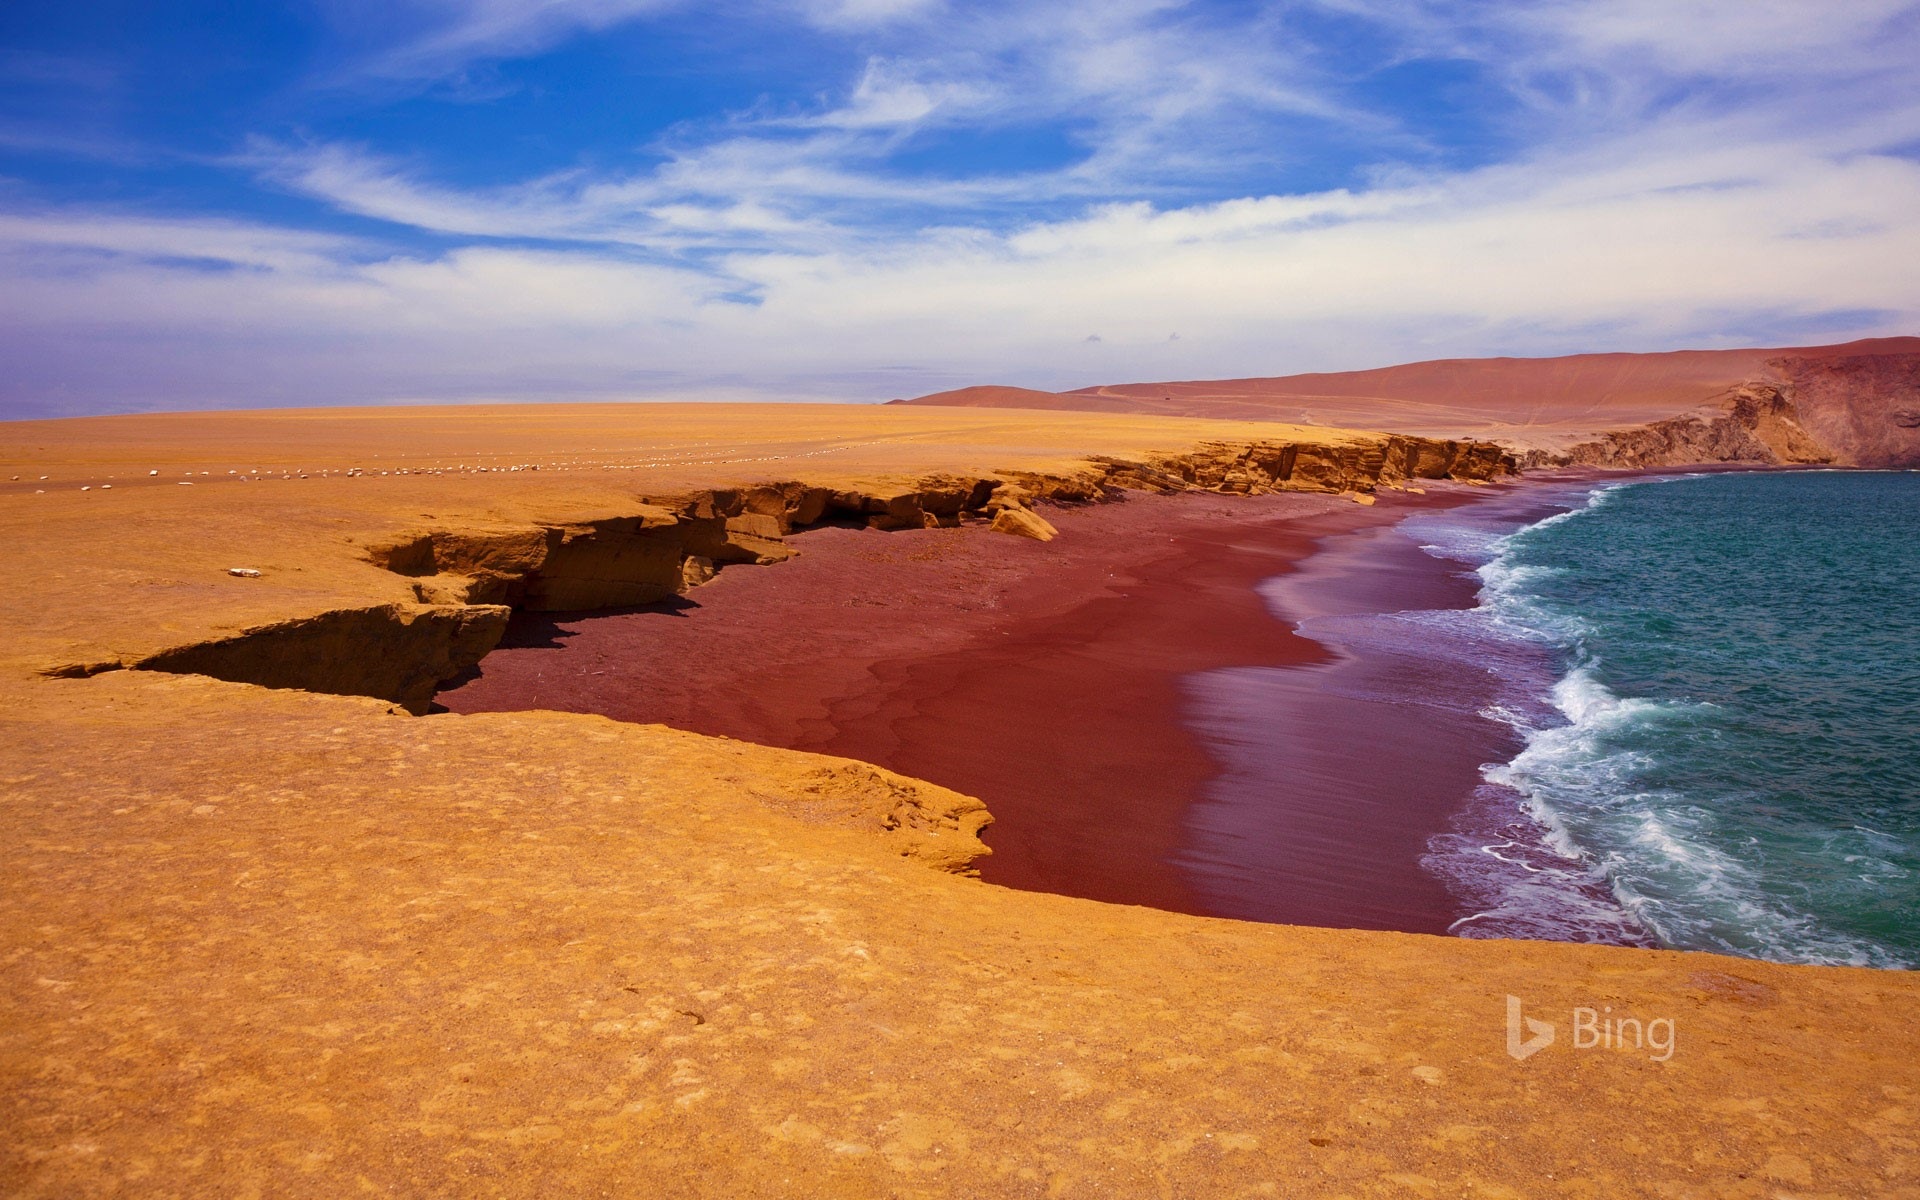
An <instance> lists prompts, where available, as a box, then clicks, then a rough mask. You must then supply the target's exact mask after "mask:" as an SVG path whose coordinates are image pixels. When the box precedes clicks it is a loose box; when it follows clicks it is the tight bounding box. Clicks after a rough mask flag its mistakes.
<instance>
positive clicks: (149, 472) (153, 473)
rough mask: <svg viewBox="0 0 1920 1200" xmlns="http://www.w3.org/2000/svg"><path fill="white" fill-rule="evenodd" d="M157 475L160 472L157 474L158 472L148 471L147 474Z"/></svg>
mask: <svg viewBox="0 0 1920 1200" xmlns="http://www.w3.org/2000/svg"><path fill="white" fill-rule="evenodd" d="M159 473H160V472H158V471H148V472H147V474H149V475H158V474H159Z"/></svg>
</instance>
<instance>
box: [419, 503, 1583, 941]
mask: <svg viewBox="0 0 1920 1200" xmlns="http://www.w3.org/2000/svg"><path fill="white" fill-rule="evenodd" d="M1606 474H1607V475H1608V476H1609V477H1610V476H1611V475H1612V474H1614V473H1612V472H1608V473H1606ZM1533 482H1534V481H1533V480H1531V479H1522V480H1519V481H1515V482H1514V483H1509V484H1501V485H1496V486H1495V487H1493V488H1486V489H1481V488H1475V489H1471V490H1470V489H1467V488H1464V487H1460V488H1442V489H1436V490H1434V491H1432V492H1429V493H1428V494H1426V495H1414V494H1408V493H1383V494H1382V495H1381V498H1380V502H1379V503H1378V504H1377V505H1375V506H1372V507H1362V506H1358V505H1353V504H1351V503H1349V502H1346V501H1343V500H1340V499H1339V498H1337V497H1330V496H1324V495H1315V494H1310V493H1287V494H1282V495H1278V496H1265V497H1239V496H1215V495H1204V496H1203V495H1195V494H1190V493H1189V494H1182V495H1176V496H1169V497H1151V496H1148V497H1141V496H1133V497H1129V498H1127V499H1125V500H1123V501H1121V502H1119V503H1111V504H1099V505H1090V506H1084V507H1075V508H1068V509H1061V510H1055V511H1054V512H1050V513H1049V516H1050V517H1051V518H1053V519H1055V523H1056V524H1058V525H1059V526H1060V528H1061V531H1062V536H1061V537H1060V538H1059V539H1057V540H1055V541H1054V542H1052V543H1048V544H1046V545H1041V544H1039V543H1034V542H1027V541H1025V540H1023V539H1016V538H1007V537H993V538H988V537H985V536H984V531H978V530H930V531H916V532H911V533H908V534H905V535H902V534H876V533H872V532H870V531H856V530H833V529H827V530H819V531H815V532H810V533H807V534H803V535H800V536H799V537H797V538H796V539H795V545H796V546H797V547H798V548H800V549H801V550H802V555H801V556H800V557H799V558H796V559H795V560H793V561H790V562H787V563H782V564H778V565H777V566H776V567H774V568H773V569H771V570H766V571H754V572H739V571H728V572H725V573H723V574H722V576H721V577H720V578H719V579H717V580H716V581H715V582H714V583H712V584H709V585H707V586H706V587H703V588H701V589H700V590H699V592H698V593H697V594H695V595H693V596H689V597H682V598H681V599H679V600H678V601H674V602H669V603H668V604H667V605H659V606H651V607H649V608H648V609H642V610H632V611H628V612H622V613H616V614H611V615H600V614H596V615H591V616H586V615H583V616H580V617H573V616H571V615H568V614H521V615H517V616H516V617H515V619H514V623H513V625H512V627H511V628H510V630H509V633H508V636H507V638H506V639H505V640H504V641H503V642H502V645H501V648H500V649H498V650H496V651H494V653H493V654H492V655H489V656H488V658H487V659H486V660H485V661H484V662H483V663H482V664H481V667H480V668H479V672H478V674H477V677H475V678H471V679H469V680H467V681H465V682H464V683H462V684H461V685H460V686H457V687H454V688H451V689H448V690H446V691H443V693H442V694H441V697H440V701H441V703H443V704H444V705H446V706H447V707H448V708H449V709H451V710H452V711H455V712H481V711H512V710H515V709H526V708H557V709H563V710H568V711H577V712H596V713H600V714H601V715H605V716H609V717H613V718H615V719H618V720H624V721H632V722H636V723H658V724H667V725H671V726H674V727H676V728H682V729H688V730H690V731H693V732H697V733H704V734H710V735H719V736H726V737H732V738H737V739H740V740H745V741H753V742H759V743H762V744H768V745H775V746H779V747H782V748H787V749H797V750H808V751H815V752H820V753H827V754H833V755H837V756H841V757H847V758H854V759H858V760H861V761H865V762H870V763H874V764H876V765H879V766H883V767H886V768H887V769H890V770H894V771H898V772H900V773H902V774H905V775H909V776H911V777H913V778H917V779H925V780H927V781H929V782H932V783H936V784H939V785H941V786H943V787H948V788H952V789H954V790H956V791H960V792H963V793H965V794H968V795H972V796H976V797H978V798H979V799H981V800H982V801H984V802H985V803H986V805H987V807H988V810H989V811H990V812H991V813H992V814H993V816H994V824H993V825H992V826H990V827H989V828H988V829H987V830H986V832H985V834H984V835H983V836H984V840H985V841H986V843H987V844H988V845H989V846H990V847H991V848H992V850H993V853H992V854H991V855H990V856H989V857H987V858H985V859H983V860H981V861H980V862H979V863H978V864H977V865H978V867H979V872H980V876H981V878H983V879H984V880H986V881H988V882H991V883H996V884H1000V885H1003V886H1007V887H1012V888H1018V889H1021V890H1027V891H1042V892H1053V893H1058V894H1064V895H1072V896H1079V897H1083V898H1087V899H1094V900H1101V901H1106V902H1110V903H1119V904H1138V905H1146V906H1149V907H1154V908H1161V909H1166V910H1169V911H1175V912H1183V913H1190V914H1195V915H1205V916H1227V917H1237V918H1241V919H1252V920H1260V921H1267V922H1272V923H1284V924H1312V925H1321V926H1327V927H1333V928H1371V929H1393V930H1399V931H1403V932H1425V933H1445V932H1447V929H1448V926H1449V925H1450V924H1451V923H1452V922H1453V921H1454V920H1456V919H1457V918H1458V917H1459V916H1461V915H1463V914H1461V913H1460V912H1457V911H1454V910H1453V909H1452V908H1451V907H1450V905H1451V903H1452V901H1451V898H1450V897H1449V895H1448V893H1447V890H1446V888H1445V887H1444V885H1443V884H1442V883H1441V881H1440V880H1439V879H1438V878H1437V877H1436V876H1434V875H1432V874H1430V873H1429V872H1427V871H1426V870H1425V869H1423V868H1422V867H1421V865H1420V858H1421V856H1422V854H1423V853H1424V852H1425V845H1426V842H1427V840H1428V838H1429V837H1431V836H1433V835H1435V834H1439V833H1442V832H1444V831H1445V830H1446V828H1447V824H1446V823H1447V821H1448V819H1449V818H1450V817H1452V816H1453V815H1454V814H1455V813H1456V812H1457V811H1458V810H1460V809H1461V808H1462V807H1464V805H1465V804H1466V803H1467V801H1468V799H1469V796H1470V794H1471V791H1472V789H1473V787H1474V786H1475V785H1476V784H1477V783H1478V782H1479V770H1480V766H1481V764H1482V763H1483V762H1486V761H1490V759H1489V758H1488V757H1487V754H1488V753H1489V749H1488V748H1489V747H1495V746H1500V745H1504V742H1502V740H1501V739H1502V738H1503V737H1504V738H1506V740H1507V741H1511V740H1512V739H1511V737H1510V732H1511V731H1508V730H1505V729H1504V727H1498V726H1495V725H1493V724H1492V723H1491V722H1487V721H1485V720H1482V719H1480V718H1478V717H1477V716H1474V715H1473V712H1472V710H1471V709H1469V711H1468V712H1467V714H1466V715H1465V717H1464V718H1461V719H1457V720H1454V721H1452V722H1440V723H1432V722H1429V723H1426V724H1415V725H1409V724H1407V723H1406V722H1404V721H1402V720H1400V719H1399V715H1397V714H1394V713H1392V712H1389V713H1388V714H1387V716H1388V717H1390V718H1393V719H1391V720H1388V721H1384V722H1383V721H1382V720H1381V719H1380V716H1379V714H1378V713H1377V712H1370V711H1368V710H1367V709H1366V708H1365V706H1364V705H1363V706H1362V707H1360V708H1358V709H1356V708H1355V707H1354V705H1353V704H1352V703H1350V702H1347V701H1344V700H1339V699H1337V698H1334V699H1329V698H1327V697H1324V696H1321V697H1316V695H1315V691H1316V684H1317V682H1318V681H1320V680H1323V679H1326V678H1329V677H1333V678H1341V677H1344V676H1349V675H1351V673H1352V672H1353V671H1354V670H1356V669H1365V668H1355V667H1354V665H1353V664H1352V663H1351V662H1348V661H1347V660H1346V656H1344V655H1343V654H1342V652H1340V651H1339V650H1337V649H1335V648H1331V647H1329V646H1327V645H1325V644H1323V643H1322V642H1320V641H1316V640H1314V639H1313V638H1311V637H1308V636H1302V635H1301V634H1300V633H1298V632H1296V631H1295V630H1294V628H1293V626H1292V624H1291V620H1290V619H1289V618H1290V614H1291V609H1292V608H1293V607H1294V606H1296V605H1299V603H1300V601H1299V597H1304V596H1306V595H1307V594H1308V592H1309V591H1314V590H1316V589H1317V593H1318V599H1316V600H1315V601H1314V602H1313V603H1314V604H1315V605H1317V606H1318V607H1320V608H1323V609H1326V610H1327V611H1334V610H1338V609H1343V608H1344V609H1345V610H1347V611H1359V610H1363V609H1367V608H1369V606H1372V607H1373V608H1375V609H1376V610H1377V609H1378V607H1379V606H1380V605H1389V606H1390V607H1389V608H1388V609H1386V611H1392V610H1393V609H1400V608H1447V607H1453V608H1462V607H1471V606H1472V604H1473V603H1474V593H1475V586H1474V585H1473V584H1472V583H1471V582H1469V581H1467V580H1463V579H1459V578H1456V576H1457V575H1458V573H1459V571H1460V565H1459V564H1457V563H1449V562H1444V561H1441V560H1437V559H1434V558H1432V557H1431V556H1428V555H1425V554H1423V553H1422V552H1421V551H1420V550H1419V548H1418V547H1417V546H1416V545H1413V544H1412V543H1410V542H1407V541H1406V539H1404V538H1397V539H1396V537H1395V535H1394V534H1393V530H1394V529H1395V528H1396V527H1397V526H1398V525H1399V524H1400V522H1402V521H1404V520H1405V519H1406V518H1407V517H1409V516H1411V515H1413V514H1414V513H1417V512H1421V511H1433V510H1438V509H1451V508H1457V507H1461V506H1467V505H1474V506H1477V505H1481V504H1485V503H1487V502H1489V501H1493V500H1497V499H1501V498H1505V497H1512V496H1516V495H1525V494H1527V493H1528V492H1530V491H1532V490H1533V488H1532V484H1533ZM1546 511H1552V509H1551V508H1547V509H1544V510H1543V515H1544V512H1546ZM1395 540H1397V541H1398V542H1400V543H1402V544H1401V545H1400V546H1397V547H1396V546H1394V545H1393V542H1394V541H1395ZM810 551H811V552H810ZM1275 579H1279V580H1281V581H1283V582H1284V581H1293V584H1292V585H1291V589H1292V594H1293V595H1294V597H1295V599H1293V600H1291V601H1288V602H1286V603H1283V604H1282V605H1281V607H1282V608H1286V609H1288V610H1289V616H1285V617H1283V616H1282V615H1281V614H1278V613H1276V612H1275V611H1274V604H1273V599H1272V597H1271V596H1270V595H1263V591H1264V590H1269V589H1270V588H1271V587H1272V586H1273V584H1272V581H1274V580H1275ZM847 608H852V609H854V610H856V612H861V613H864V615H865V616H866V617H867V618H868V619H866V620H856V621H851V622H850V621H847V620H846V619H845V618H846V616H847V614H846V612H845V611H844V610H845V609H847ZM1302 611H1303V612H1304V611H1305V608H1304V607H1302ZM563 648H564V649H563ZM556 651H558V653H556ZM1240 672H1255V673H1259V674H1261V675H1263V676H1264V677H1265V678H1266V680H1267V681H1268V682H1269V683H1271V682H1272V681H1273V680H1276V679H1278V680H1281V681H1282V684H1283V686H1282V687H1281V688H1280V689H1279V690H1280V692H1287V691H1289V690H1291V692H1292V697H1291V699H1290V700H1288V701H1286V702H1285V703H1278V704H1277V707H1276V706H1268V705H1265V704H1263V703H1262V702H1259V701H1258V699H1257V701H1256V702H1255V703H1253V704H1250V705H1247V706H1245V708H1244V711H1243V712H1242V713H1241V720H1242V723H1243V724H1244V723H1245V722H1247V721H1251V722H1253V723H1254V724H1255V725H1260V724H1262V723H1264V725H1265V727H1266V728H1265V736H1268V737H1273V736H1276V730H1275V729H1274V724H1275V718H1276V716H1277V717H1278V718H1279V720H1280V722H1281V723H1282V724H1283V725H1284V728H1281V729H1279V730H1278V731H1277V736H1278V737H1279V738H1280V741H1281V742H1282V743H1284V744H1285V745H1286V746H1287V747H1289V748H1290V750H1289V752H1288V753H1287V754H1285V755H1282V756H1280V759H1279V760H1277V761H1279V764H1280V766H1281V767H1282V769H1281V770H1279V771H1278V772H1268V773H1265V774H1263V773H1262V772H1260V771H1258V770H1254V771H1248V770H1247V762H1246V761H1245V760H1246V755H1245V754H1244V753H1240V754H1238V755H1237V754H1236V750H1241V751H1244V750H1245V749H1247V748H1248V747H1255V746H1258V745H1259V744H1260V737H1261V735H1259V734H1254V735H1249V734H1247V733H1246V732H1245V731H1244V730H1240V731H1236V730H1235V729H1234V728H1232V726H1233V722H1232V721H1231V720H1223V719H1222V717H1221V714H1220V713H1219V711H1218V706H1217V704H1213V703H1210V702H1209V699H1208V697H1207V696H1205V695H1201V694H1198V693H1197V692H1196V688H1197V687H1198V688H1199V690H1200V691H1205V689H1206V686H1207V685H1209V684H1211V683H1217V682H1218V681H1219V680H1220V679H1221V678H1223V677H1224V678H1233V677H1235V676H1236V673H1240ZM1218 699H1219V697H1218V696H1215V697H1213V700H1215V701H1217V700H1218ZM1264 699H1265V700H1276V701H1277V694H1276V693H1273V692H1272V690H1271V688H1269V689H1268V694H1267V695H1266V696H1265V697H1264ZM1388 742H1390V743H1391V750H1392V752H1391V753H1389V754H1386V755H1382V754H1381V753H1379V750H1380V749H1381V747H1382V746H1383V744H1385V743H1388ZM1515 745H1516V746H1517V743H1515ZM1513 752H1514V750H1513V749H1512V748H1508V749H1507V750H1506V752H1505V753H1504V754H1500V755H1497V757H1500V758H1504V757H1510V756H1511V754H1512V753H1513ZM1289 761H1290V762H1292V763H1294V764H1296V765H1299V764H1306V773H1307V774H1308V775H1310V776H1312V777H1313V778H1314V779H1316V780H1317V781H1318V784H1319V786H1316V787H1314V788H1309V789H1305V790H1303V789H1301V788H1300V787H1299V786H1298V784H1299V780H1300V773H1299V772H1297V771H1291V772H1290V771H1289V770H1287V769H1285V765H1286V762H1289ZM1363 765H1364V766H1368V767H1372V768H1375V769H1376V770H1375V772H1374V774H1372V775H1371V776H1370V777H1369V779H1368V781H1367V782H1366V783H1364V784H1363V785H1362V786H1363V787H1366V788H1369V789H1371V792H1372V794H1371V795H1369V796H1367V797H1364V798H1363V802H1361V803H1357V804H1356V803H1353V796H1352V794H1351V793H1352V792H1353V791H1354V789H1353V788H1352V787H1351V786H1347V785H1343V783H1342V779H1341V777H1342V776H1343V775H1344V776H1345V777H1346V778H1351V777H1352V772H1353V770H1354V768H1355V767H1357V766H1363ZM1381 768H1384V770H1381ZM1416 780H1417V781H1418V783H1419V786H1418V787H1417V788H1416V789H1415V791H1416V792H1417V795H1412V796H1411V798H1410V797H1409V794H1408V788H1409V787H1410V786H1411V785H1412V783H1413V782H1414V781H1416ZM1276 801H1284V802H1281V803H1276ZM1236 806H1237V815H1236ZM1409 814H1417V815H1415V817H1414V820H1412V821H1411V822H1410V821H1409V820H1408V819H1407V818H1408V816H1409ZM1249 818H1250V819H1249Z"/></svg>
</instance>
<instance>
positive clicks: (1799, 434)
mask: <svg viewBox="0 0 1920 1200" xmlns="http://www.w3.org/2000/svg"><path fill="white" fill-rule="evenodd" d="M1788 397H1789V394H1788V390H1787V389H1786V388H1784V387H1781V386H1779V385H1776V384H1766V383H1752V384H1742V385H1741V386H1739V387H1737V388H1734V389H1732V390H1731V391H1729V392H1728V393H1727V394H1726V395H1725V396H1724V397H1722V398H1721V399H1720V400H1719V402H1718V405H1719V407H1720V411H1719V412H1718V413H1712V412H1709V413H1706V414H1699V415H1696V414H1688V415H1686V416H1679V417H1671V418H1669V419H1667V420H1665V421H1655V422H1654V423H1653V424H1651V425H1642V426H1638V427H1636V428H1633V429H1617V430H1610V431H1608V432H1607V433H1604V434H1602V435H1600V437H1599V438H1597V439H1595V440H1594V441H1590V442H1582V443H1580V444H1578V445H1576V446H1573V447H1572V448H1571V449H1569V450H1568V451H1567V452H1566V453H1565V454H1560V455H1547V454H1541V455H1535V456H1533V457H1532V459H1531V460H1530V464H1529V465H1546V464H1553V465H1566V464H1579V465H1582V466H1597V467H1672V466H1685V465H1689V464H1696V463H1760V464H1771V465H1785V464H1790V463H1799V464H1817V463H1832V462H1837V461H1839V458H1840V456H1839V454H1838V453H1837V452H1836V451H1835V450H1833V449H1832V448H1831V447H1830V446H1828V445H1826V444H1825V443H1824V442H1822V441H1820V440H1819V439H1817V438H1815V437H1814V436H1813V435H1812V434H1811V433H1809V432H1808V431H1807V430H1806V428H1805V427H1804V426H1803V425H1801V423H1800V420H1799V412H1798V410H1797V409H1796V407H1795V406H1794V404H1793V401H1792V400H1791V399H1789V398H1788Z"/></svg>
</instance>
